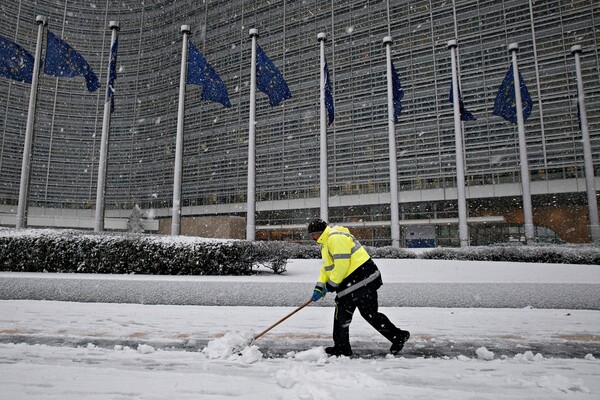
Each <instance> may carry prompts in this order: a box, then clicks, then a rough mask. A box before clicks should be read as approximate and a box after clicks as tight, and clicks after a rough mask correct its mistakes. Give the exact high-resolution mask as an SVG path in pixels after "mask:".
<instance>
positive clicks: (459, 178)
mask: <svg viewBox="0 0 600 400" xmlns="http://www.w3.org/2000/svg"><path fill="white" fill-rule="evenodd" d="M448 48H449V49H450V59H451V63H452V103H453V105H454V142H455V146H456V147H455V153H456V196H457V198H458V237H459V240H460V247H467V246H468V245H469V227H468V225H467V200H466V194H465V161H464V155H463V133H462V123H461V121H460V103H459V101H460V85H459V83H458V68H457V43H456V40H450V41H448Z"/></svg>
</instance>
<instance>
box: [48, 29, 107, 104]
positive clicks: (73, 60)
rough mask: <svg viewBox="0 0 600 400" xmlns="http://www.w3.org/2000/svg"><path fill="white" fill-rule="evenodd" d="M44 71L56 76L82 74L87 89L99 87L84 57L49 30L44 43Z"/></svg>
mask: <svg viewBox="0 0 600 400" xmlns="http://www.w3.org/2000/svg"><path fill="white" fill-rule="evenodd" d="M44 73H45V74H46V75H52V76H57V77H73V76H78V75H83V76H84V78H85V83H86V84H87V89H88V91H90V92H95V91H96V90H97V89H98V88H99V87H100V82H99V81H98V78H97V77H96V74H95V73H94V71H92V68H91V67H90V64H88V62H87V61H86V60H85V58H83V56H82V55H81V54H79V53H78V52H77V50H75V49H74V48H72V47H71V46H69V45H68V44H67V43H66V42H65V41H63V40H62V39H59V38H58V37H57V36H56V35H55V34H54V33H52V32H50V31H48V43H46V60H45V62H44Z"/></svg>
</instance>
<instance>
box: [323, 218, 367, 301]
mask: <svg viewBox="0 0 600 400" xmlns="http://www.w3.org/2000/svg"><path fill="white" fill-rule="evenodd" d="M317 243H318V244H320V245H321V258H322V259H323V266H322V267H321V274H320V276H319V279H318V281H317V287H321V288H325V287H328V290H330V291H331V289H333V290H334V291H337V288H338V287H339V286H340V284H341V283H342V281H343V280H344V279H346V278H347V277H348V276H349V275H350V274H352V273H353V272H354V271H356V269H357V268H358V267H360V266H361V265H363V264H364V263H365V262H366V261H368V260H369V259H370V257H369V253H367V251H366V250H365V249H364V248H363V247H362V245H361V244H360V243H359V242H358V240H356V239H355V238H354V236H352V235H351V234H350V231H349V230H348V228H345V227H343V226H336V227H333V228H332V227H329V226H328V227H326V228H325V230H324V231H323V233H322V234H321V236H319V239H318V240H317ZM339 295H340V294H339V293H338V296H339Z"/></svg>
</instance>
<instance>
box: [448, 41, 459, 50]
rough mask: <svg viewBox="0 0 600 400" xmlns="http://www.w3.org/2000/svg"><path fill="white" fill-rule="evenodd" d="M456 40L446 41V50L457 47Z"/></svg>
mask: <svg viewBox="0 0 600 400" xmlns="http://www.w3.org/2000/svg"><path fill="white" fill-rule="evenodd" d="M457 46H458V44H457V42H456V39H452V40H448V48H452V47H457Z"/></svg>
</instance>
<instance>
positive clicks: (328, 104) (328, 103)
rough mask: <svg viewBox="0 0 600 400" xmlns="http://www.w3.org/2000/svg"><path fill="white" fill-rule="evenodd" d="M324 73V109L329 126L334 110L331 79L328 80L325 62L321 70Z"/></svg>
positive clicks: (327, 69)
mask: <svg viewBox="0 0 600 400" xmlns="http://www.w3.org/2000/svg"><path fill="white" fill-rule="evenodd" d="M323 70H324V72H325V108H326V109H327V118H328V119H329V125H331V124H332V123H333V120H334V118H335V108H334V105H333V95H332V94H331V79H330V78H329V68H327V61H325V66H324V68H323Z"/></svg>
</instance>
